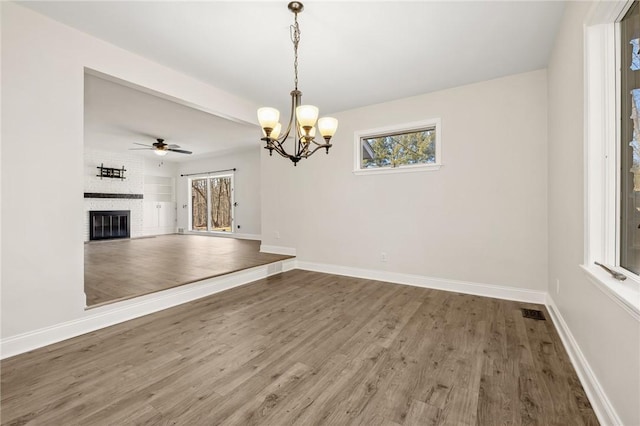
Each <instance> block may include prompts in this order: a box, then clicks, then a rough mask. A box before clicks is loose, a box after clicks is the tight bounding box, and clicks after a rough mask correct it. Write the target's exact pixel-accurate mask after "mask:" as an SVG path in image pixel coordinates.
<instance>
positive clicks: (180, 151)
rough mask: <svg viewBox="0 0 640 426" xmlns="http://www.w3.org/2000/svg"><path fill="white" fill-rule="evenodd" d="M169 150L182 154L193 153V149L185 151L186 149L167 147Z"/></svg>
mask: <svg viewBox="0 0 640 426" xmlns="http://www.w3.org/2000/svg"><path fill="white" fill-rule="evenodd" d="M167 151H173V152H179V153H180V154H192V152H191V151H185V150H184V149H173V148H167Z"/></svg>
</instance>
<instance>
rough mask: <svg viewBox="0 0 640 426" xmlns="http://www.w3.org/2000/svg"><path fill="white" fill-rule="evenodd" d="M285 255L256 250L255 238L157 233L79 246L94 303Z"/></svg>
mask: <svg viewBox="0 0 640 426" xmlns="http://www.w3.org/2000/svg"><path fill="white" fill-rule="evenodd" d="M288 258H291V256H281V255H278V254H270V253H260V241H253V240H240V239H235V238H223V237H218V238H216V237H209V236H205V235H179V234H172V235H161V236H157V237H150V238H137V239H130V240H114V241H98V242H91V243H88V244H85V245H84V290H85V294H86V296H87V305H88V306H96V305H103V304H105V303H112V302H115V301H118V300H124V299H130V298H132V297H136V296H141V295H144V294H149V293H153V292H156V291H160V290H166V289H168V288H172V287H177V286H180V285H184V284H189V283H192V282H195V281H200V280H203V279H207V278H211V277H216V276H219V275H224V274H229V273H231V272H236V271H240V270H242V269H248V268H253V267H255V266H260V265H265V264H267V263H272V262H276V261H278V260H283V259H288Z"/></svg>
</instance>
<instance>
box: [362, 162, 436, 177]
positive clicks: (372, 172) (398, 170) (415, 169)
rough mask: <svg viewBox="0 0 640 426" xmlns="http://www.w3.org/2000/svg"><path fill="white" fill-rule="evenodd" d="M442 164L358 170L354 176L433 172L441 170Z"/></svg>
mask: <svg viewBox="0 0 640 426" xmlns="http://www.w3.org/2000/svg"><path fill="white" fill-rule="evenodd" d="M440 167H442V164H429V165H425V166H401V167H380V168H379V169H356V170H354V171H353V174H354V175H359V176H364V175H384V174H389V173H414V172H432V171H435V170H440Z"/></svg>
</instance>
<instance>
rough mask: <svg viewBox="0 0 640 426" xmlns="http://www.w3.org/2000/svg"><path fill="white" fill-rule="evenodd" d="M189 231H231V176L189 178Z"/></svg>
mask: <svg viewBox="0 0 640 426" xmlns="http://www.w3.org/2000/svg"><path fill="white" fill-rule="evenodd" d="M189 189H190V201H191V204H190V206H189V207H190V210H191V215H190V217H191V224H190V227H189V229H190V230H191V231H215V232H233V207H234V206H233V205H234V202H233V176H232V175H223V176H213V177H204V178H194V179H189Z"/></svg>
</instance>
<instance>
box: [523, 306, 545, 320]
mask: <svg viewBox="0 0 640 426" xmlns="http://www.w3.org/2000/svg"><path fill="white" fill-rule="evenodd" d="M522 316H523V317H524V318H531V319H534V320H539V321H545V320H546V318H545V317H544V313H542V311H538V310H536V309H524V308H522Z"/></svg>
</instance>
